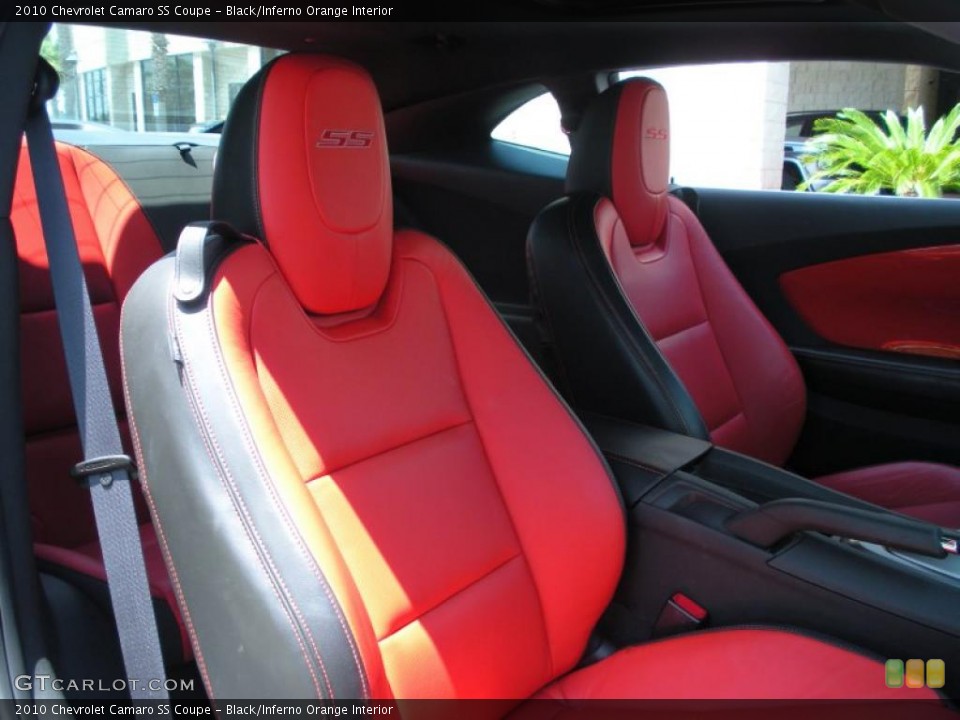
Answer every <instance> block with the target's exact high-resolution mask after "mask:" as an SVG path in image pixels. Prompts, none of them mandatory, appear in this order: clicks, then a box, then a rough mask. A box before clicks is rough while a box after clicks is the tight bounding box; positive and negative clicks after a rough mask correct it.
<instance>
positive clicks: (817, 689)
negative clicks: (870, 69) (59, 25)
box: [0, 0, 960, 717]
mask: <svg viewBox="0 0 960 720" xmlns="http://www.w3.org/2000/svg"><path fill="white" fill-rule="evenodd" d="M934 4H936V3H934ZM488 5H489V8H486V9H487V10H491V9H492V10H495V11H496V12H498V13H500V14H502V16H503V17H504V18H507V19H512V20H515V22H464V21H459V20H457V21H454V20H450V21H445V20H423V21H418V22H353V23H350V22H346V23H340V22H322V21H311V22H284V21H273V22H259V23H254V22H202V23H199V22H187V21H184V20H180V21H177V20H165V21H160V22H158V21H153V22H149V23H147V22H142V21H136V20H123V21H118V22H115V23H112V24H111V27H112V28H117V29H119V30H124V31H133V32H140V33H141V34H142V35H143V37H150V38H152V40H151V42H153V43H154V44H153V46H152V48H153V49H152V52H153V56H152V59H153V60H154V61H155V60H156V58H157V52H159V51H158V49H157V48H158V47H162V49H163V52H166V48H167V45H162V46H161V45H158V44H157V43H158V42H159V40H158V39H157V38H158V37H160V36H161V34H163V33H168V34H169V37H175V36H176V37H185V38H191V39H193V38H197V39H199V40H202V41H203V42H206V43H209V44H210V46H209V47H208V48H207V49H206V50H205V52H207V53H208V57H209V59H210V62H211V63H213V61H214V59H215V57H214V55H215V50H214V48H213V43H215V42H216V43H224V45H223V47H224V48H226V49H225V50H221V51H220V52H222V53H228V52H235V53H236V54H237V56H238V57H241V51H240V50H239V49H235V48H246V47H250V48H256V49H257V52H258V54H257V55H256V57H257V62H256V63H253V61H250V62H249V63H247V57H253V54H252V53H248V54H247V55H242V57H243V62H244V63H247V64H249V65H250V66H251V67H250V72H249V73H247V75H246V76H244V78H243V82H240V81H237V82H235V83H234V82H232V81H231V83H230V84H229V86H228V89H225V90H224V101H223V103H221V104H222V106H223V114H224V115H225V120H224V121H223V122H222V123H220V122H217V123H213V124H212V123H211V122H210V120H211V119H212V118H210V117H206V118H201V117H192V118H191V120H192V121H193V122H194V124H195V125H197V126H198V127H199V132H197V131H196V128H191V129H186V128H187V125H188V124H187V123H184V124H182V126H178V127H179V129H167V130H163V131H158V132H155V133H151V132H147V131H144V127H145V126H144V124H143V123H141V122H140V121H139V120H138V121H137V123H136V127H135V128H132V129H131V131H129V132H128V131H114V130H112V129H111V128H109V127H108V126H106V125H104V126H103V127H100V125H99V123H101V122H103V120H104V117H103V116H99V115H95V114H94V113H92V112H91V110H90V108H92V107H93V106H94V104H95V103H94V99H95V97H94V95H91V94H90V92H88V89H89V88H90V87H93V85H92V84H90V85H84V86H83V87H84V92H86V93H87V94H86V95H84V99H83V103H84V104H83V107H85V108H86V110H85V115H84V117H83V118H76V120H75V121H74V120H70V121H69V122H66V121H64V122H61V123H60V124H59V126H58V121H57V117H58V116H57V115H54V117H53V126H52V129H51V121H50V119H49V117H48V115H49V114H50V113H52V112H54V108H56V107H57V103H58V102H60V103H61V104H62V103H65V102H68V101H67V100H64V97H65V93H67V92H74V91H72V90H69V89H68V88H69V87H70V86H69V85H68V80H69V73H68V72H67V71H65V70H64V67H63V65H62V64H61V65H60V67H57V63H55V62H53V63H51V62H50V55H49V54H48V53H47V52H45V51H44V50H43V48H44V47H45V43H48V42H49V40H45V39H44V38H45V37H46V38H50V37H56V28H55V29H54V31H53V35H51V24H50V23H49V22H4V23H0V85H2V86H3V87H4V88H6V98H7V101H6V102H5V104H4V108H3V109H2V110H0V169H2V172H0V202H2V206H0V210H2V215H3V219H2V221H0V238H2V240H3V243H2V247H3V251H2V252H0V293H3V294H4V295H5V298H4V299H5V302H3V303H0V307H3V310H2V311H0V336H2V339H0V348H2V353H3V356H2V358H0V393H2V397H3V402H4V404H5V406H6V412H4V413H3V414H2V419H0V451H2V453H3V457H4V458H5V461H6V468H7V470H6V472H5V473H4V478H3V480H2V484H0V513H2V517H3V521H2V522H0V646H2V648H3V652H2V653H0V666H2V669H3V672H0V698H3V699H8V698H9V699H15V700H18V701H34V700H40V699H57V698H61V697H63V698H66V699H67V700H68V701H70V702H82V701H88V700H99V699H102V698H109V699H115V700H126V699H129V698H131V697H133V698H135V699H136V698H138V697H140V698H147V699H154V700H163V699H165V698H166V697H167V695H168V693H169V695H170V697H172V698H173V699H175V700H178V701H183V702H194V703H199V704H204V703H211V702H217V701H221V700H228V699H229V700H234V699H244V698H260V699H263V698H270V699H315V700H323V701H342V700H347V699H351V700H352V699H356V700H362V701H367V702H371V703H374V702H401V703H402V702H404V701H407V700H427V699H430V700H498V701H501V702H499V703H495V704H486V705H482V706H481V707H480V709H479V710H478V711H477V712H478V714H479V715H482V716H502V715H505V714H508V713H513V714H520V715H522V714H524V713H537V712H541V711H542V710H543V708H544V707H547V708H553V707H561V708H563V709H564V710H568V711H570V712H571V713H574V714H575V713H581V714H583V715H584V716H585V717H592V716H594V715H595V714H596V712H597V707H598V706H597V705H596V704H595V703H596V702H597V701H606V700H618V701H637V702H638V703H639V702H643V701H662V700H685V701H721V700H744V701H752V700H786V701H822V700H832V701H870V702H873V701H882V700H891V701H894V700H895V701H904V702H903V703H902V706H903V707H905V708H909V713H910V715H909V716H911V717H920V716H923V717H926V716H927V715H928V714H929V715H930V716H938V715H939V714H941V713H942V714H944V715H945V716H947V717H951V716H955V712H956V710H957V704H956V703H957V700H958V698H960V673H958V672H957V670H956V668H960V614H958V613H957V611H956V608H957V607H958V606H960V554H958V542H960V281H958V280H960V233H958V229H960V202H958V201H957V200H956V198H955V197H952V196H951V195H950V194H949V193H945V195H944V197H942V198H937V199H926V198H915V197H911V198H904V197H890V196H884V195H881V194H877V195H873V196H855V195H845V194H830V193H825V192H786V191H781V190H780V189H779V188H780V169H779V164H780V161H782V160H783V141H782V137H783V132H782V128H781V134H780V138H779V139H778V140H777V142H776V143H775V144H776V145H777V146H778V148H777V149H778V151H779V153H780V155H779V161H778V162H777V163H776V164H775V166H774V167H773V171H774V175H775V176H776V185H775V188H774V189H764V190H760V189H739V188H718V187H709V186H695V185H687V184H682V183H683V178H682V177H676V178H675V177H674V170H673V166H672V165H671V157H672V156H673V155H674V154H676V153H677V148H676V146H677V143H678V142H679V141H680V139H682V133H680V132H679V131H678V132H675V131H674V129H673V128H674V127H675V126H677V125H678V119H679V120H681V121H682V122H686V121H687V120H688V118H679V117H678V115H677V114H676V112H675V111H672V110H671V108H672V106H671V97H670V92H669V91H668V90H667V89H665V83H663V82H661V81H659V80H657V79H654V78H653V77H652V76H653V75H656V72H655V70H656V69H657V68H663V67H667V66H671V67H672V66H695V65H706V64H715V63H760V62H788V61H798V60H804V61H827V60H830V61H863V62H887V63H904V64H906V63H913V64H917V65H923V66H929V67H932V68H937V69H938V70H939V71H942V72H943V73H944V75H943V77H944V78H945V79H944V80H942V82H941V86H942V87H950V85H949V81H948V78H950V77H953V76H952V75H950V74H949V73H960V32H958V31H957V29H956V24H954V23H949V22H932V21H927V20H923V21H919V20H913V19H911V18H910V9H909V8H907V7H905V4H903V3H899V2H893V1H892V0H880V1H878V2H872V1H870V2H868V1H867V0H856V1H854V0H850V1H845V0H823V1H822V2H815V3H803V2H800V3H793V2H776V1H773V0H769V1H764V2H758V3H754V4H752V5H750V6H744V5H743V4H741V3H736V2H725V1H724V0H717V1H715V2H713V1H711V2H702V3H700V2H698V3H687V2H683V3H677V4H676V6H671V7H666V6H664V5H656V4H654V5H651V6H649V7H646V6H644V4H642V3H619V2H618V3H600V4H584V3H580V2H577V1H576V0H557V1H556V2H539V1H534V0H529V1H525V2H521V3H513V4H503V3H496V2H492V3H489V4H488ZM471 7H472V6H471ZM485 7H486V6H485ZM941 9H943V8H941ZM467 11H468V10H465V12H467ZM476 12H477V13H478V15H477V18H478V19H481V18H482V17H483V16H482V14H481V11H480V10H476ZM57 41H58V42H59V41H60V40H59V39H58V40H57ZM163 42H167V41H166V40H164V41H163ZM131 46H132V45H131ZM171 47H175V46H174V45H171ZM243 52H247V51H246V50H243ZM146 53H147V54H146V55H144V58H145V59H144V60H142V61H139V63H140V64H138V65H136V67H137V70H136V73H137V77H138V78H141V76H143V75H144V74H145V73H147V71H148V70H149V69H150V68H152V67H154V68H155V66H151V65H149V64H148V60H149V59H150V58H149V53H150V51H149V50H148V51H146ZM61 55H62V56H66V54H64V53H61ZM198 62H199V61H198ZM253 65H256V67H253ZM131 67H132V65H131ZM172 67H174V68H177V67H179V66H178V65H176V63H174V64H173V65H172ZM185 67H186V66H185ZM196 67H200V66H199V65H195V66H194V68H196ZM210 67H213V68H215V67H216V65H215V64H212V65H210ZM637 68H642V69H651V72H650V73H647V74H641V75H638V76H630V74H629V73H627V72H625V71H630V70H634V69H637ZM87 72H88V76H89V78H94V77H96V75H95V74H94V73H96V72H98V71H96V70H94V71H87ZM151 72H154V73H155V72H156V70H155V69H154V70H151ZM178 72H179V70H178ZM190 72H193V70H190ZM197 72H198V73H199V71H197ZM177 77H178V78H180V80H179V82H181V83H186V82H187V81H186V80H183V79H182V78H183V76H182V75H177ZM191 77H193V78H194V79H193V80H191V81H190V82H191V83H193V82H197V80H196V78H197V77H199V74H196V75H192V76H191ZM85 82H90V83H92V80H90V79H87V80H85ZM143 82H144V83H146V82H147V81H145V80H144V81H143ZM151 82H156V81H151ZM112 83H113V85H112V86H111V87H112V88H118V87H120V81H119V80H117V79H114V80H112ZM143 87H147V85H143ZM155 87H159V86H158V85H155ZM189 87H190V88H191V90H190V93H194V94H195V95H196V96H197V97H201V96H202V92H200V90H197V89H195V88H194V85H193V84H191V85H190V86H189ZM198 87H199V86H198ZM958 87H960V86H958ZM117 92H118V93H119V92H120V91H119V90H118V91H117ZM137 92H139V91H137ZM724 92H725V93H726V92H727V91H726V90H725V91H724ZM545 93H549V95H550V96H552V98H554V99H555V100H556V106H557V112H558V118H557V120H558V126H559V127H562V130H563V133H564V135H565V137H567V138H569V147H570V153H569V157H567V155H565V154H562V153H558V152H552V151H549V150H544V149H540V148H537V147H531V146H527V145H524V144H522V143H519V142H512V141H505V140H499V139H496V138H495V137H492V135H491V133H492V132H494V129H495V128H497V127H498V126H499V125H500V123H501V122H502V121H504V119H505V118H508V117H509V116H511V114H512V113H514V112H515V111H517V110H518V109H519V108H522V107H523V106H525V104H526V103H528V102H530V101H531V100H534V99H535V98H538V97H542V96H544V94H545ZM728 94H729V95H730V102H731V103H736V102H737V90H736V89H735V88H730V89H729V93H728ZM146 95H149V93H146ZM146 95H145V96H144V97H141V95H139V94H137V93H131V94H130V97H129V98H127V97H126V96H125V95H124V96H123V101H124V102H125V103H127V104H128V105H129V104H132V105H133V106H134V110H135V111H136V112H138V113H140V112H142V113H144V114H145V115H144V116H145V117H146V116H147V114H148V113H149V112H150V107H149V105H150V98H149V97H146ZM214 95H216V93H214ZM157 97H159V95H158V94H157V93H154V98H153V109H154V111H155V110H156V109H157V108H158V107H159V106H160V103H159V102H158V100H157ZM171 97H172V96H171ZM128 99H129V100H130V102H127V100H128ZM957 99H958V100H960V94H958V97H957ZM164 102H168V101H166V100H164ZM219 102H220V101H219V100H218V99H214V100H213V104H214V106H217V104H218V103H219ZM138 103H139V105H138ZM168 104H169V103H168ZM227 107H229V111H227ZM138 117H139V116H138ZM213 119H215V118H213ZM201 121H202V122H201ZM90 123H93V124H94V125H96V127H94V128H93V129H90ZM25 133H26V135H25ZM917 662H920V665H919V667H920V670H919V673H920V675H919V680H917V676H916V672H917V670H916V668H917V667H918V666H917V665H916V663H917ZM898 663H899V664H898ZM904 668H906V671H905V675H904ZM924 668H925V670H924ZM944 668H946V671H944ZM147 669H151V670H150V672H151V673H152V675H153V676H155V677H156V676H159V677H161V678H162V679H164V680H167V679H169V680H172V681H176V682H173V683H170V684H168V685H165V686H164V687H163V688H161V689H159V690H157V689H156V688H151V689H150V690H149V691H148V692H146V694H140V695H138V693H137V688H136V687H135V686H131V685H130V684H126V685H124V684H123V683H120V684H119V685H118V684H116V683H113V682H112V681H113V680H114V679H117V678H136V677H138V675H137V670H139V671H142V673H143V676H144V677H146V675H147V674H148V670H147ZM924 672H926V676H924ZM891 673H892V674H891ZM897 673H900V675H903V677H900V679H899V680H897V677H899V676H897ZM41 675H42V676H44V677H47V678H49V677H55V678H59V679H62V680H64V681H67V682H65V683H61V684H58V685H57V686H56V687H55V688H54V690H53V691H52V694H51V693H48V691H47V688H46V686H43V687H41V685H39V684H38V683H37V682H36V678H37V677H39V676H41ZM894 676H897V677H894ZM27 677H29V678H33V679H34V680H32V681H31V682H28V683H26V684H24V683H23V682H22V681H21V680H22V678H27ZM924 677H925V679H924ZM71 681H73V682H71ZM94 681H95V682H94ZM918 683H919V684H918ZM45 693H46V694H45ZM401 707H402V705H401ZM636 707H637V708H642V707H644V706H643V705H642V704H638V705H637V706H636ZM868 707H871V708H875V707H877V706H876V705H869V706H868ZM411 714H413V712H412V710H411ZM551 716H553V715H551Z"/></svg>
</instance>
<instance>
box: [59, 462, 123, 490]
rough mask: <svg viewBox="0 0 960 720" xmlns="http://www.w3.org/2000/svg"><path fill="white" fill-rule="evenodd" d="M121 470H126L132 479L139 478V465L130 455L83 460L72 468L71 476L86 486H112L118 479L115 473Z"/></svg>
mask: <svg viewBox="0 0 960 720" xmlns="http://www.w3.org/2000/svg"><path fill="white" fill-rule="evenodd" d="M119 470H126V472H127V477H128V478H129V479H130V480H136V479H137V466H136V465H135V464H134V462H133V460H132V459H131V458H130V456H129V455H103V456H101V457H97V458H90V459H89V460H83V461H81V462H78V463H77V464H76V465H74V466H73V467H72V468H71V469H70V477H72V478H74V479H75V480H76V481H77V483H78V484H80V485H82V486H83V487H86V488H90V487H94V486H95V485H102V486H103V487H110V485H112V484H113V481H114V480H115V479H116V477H115V476H114V473H115V472H117V471H119Z"/></svg>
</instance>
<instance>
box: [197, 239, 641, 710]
mask: <svg viewBox="0 0 960 720" xmlns="http://www.w3.org/2000/svg"><path fill="white" fill-rule="evenodd" d="M213 303H214V318H215V323H216V328H217V333H218V337H219V341H220V344H221V347H222V348H223V352H224V357H225V360H226V362H227V366H228V372H229V375H230V380H231V382H232V383H233V385H234V387H235V388H236V390H237V393H238V395H239V397H240V400H241V406H242V407H243V410H244V412H245V413H246V415H247V418H248V422H249V424H250V426H251V428H252V432H253V434H254V441H255V443H256V445H257V448H258V450H259V452H260V453H261V455H262V457H263V458H264V461H265V464H266V467H267V469H268V472H269V476H270V481H271V482H273V483H274V486H275V488H276V491H277V493H278V496H279V498H280V499H281V500H282V501H283V503H284V506H285V507H286V508H288V511H289V514H290V518H291V521H292V523H293V524H294V525H295V527H296V529H297V533H298V535H299V536H301V537H302V538H303V539H304V542H305V544H306V547H307V548H308V549H309V550H310V552H311V553H312V554H313V556H314V557H315V558H316V559H317V564H318V566H319V567H322V568H323V572H324V575H325V576H326V578H327V580H328V582H329V583H330V585H331V587H332V588H333V591H334V593H335V595H336V597H337V599H338V601H339V604H340V606H341V607H342V608H343V609H344V613H345V615H346V618H347V620H348V622H349V626H350V629H351V631H352V634H353V636H354V637H355V638H356V639H357V643H358V647H359V651H360V654H361V657H362V658H363V663H364V666H365V668H366V671H367V675H368V677H369V679H370V683H371V686H372V687H371V691H372V693H373V696H374V697H389V696H390V695H391V694H395V695H396V696H398V697H405V698H410V697H438V698H443V697H447V698H450V697H487V698H489V697H525V696H527V695H529V694H531V693H532V692H534V691H536V689H537V688H539V687H542V686H543V684H544V683H546V682H548V681H549V680H551V679H552V678H553V677H554V676H555V675H556V674H557V673H559V672H563V671H564V670H566V669H569V668H570V667H572V666H573V665H574V664H575V663H576V661H577V659H578V657H579V655H580V654H581V653H582V651H583V648H584V647H585V645H586V642H587V638H588V635H589V633H590V630H591V628H592V626H593V624H594V622H595V621H596V618H597V617H599V615H600V613H601V611H602V610H603V608H604V607H605V606H606V604H607V603H608V602H609V599H610V596H611V594H612V592H613V590H614V586H615V583H616V580H617V578H618V576H619V572H620V569H621V564H622V561H623V543H624V532H623V525H622V520H621V510H620V508H619V505H618V501H617V499H616V495H615V492H614V490H613V488H612V486H611V484H610V481H609V479H608V477H607V475H606V472H605V470H604V468H603V466H602V464H601V463H600V462H599V460H598V458H597V456H596V454H595V453H594V451H593V449H592V448H591V447H590V445H589V444H588V442H587V440H586V439H585V438H584V437H583V435H582V433H581V432H580V430H579V429H578V428H577V426H576V425H575V424H574V423H573V422H572V421H571V419H570V416H569V415H568V413H567V411H566V410H565V409H564V408H563V406H562V405H561V404H560V403H559V402H558V401H557V399H556V397H555V396H554V394H553V392H552V391H551V390H550V389H549V387H548V386H547V385H546V384H545V383H544V382H543V381H542V379H541V378H540V377H539V375H538V373H537V371H536V370H535V369H534V368H533V367H532V366H531V365H530V363H529V361H528V360H527V359H526V358H525V357H524V355H523V353H522V351H521V350H520V349H519V348H518V347H517V346H516V343H515V341H514V340H513V339H512V338H511V337H510V335H509V334H508V333H507V331H506V330H505V329H504V327H503V325H502V324H501V322H500V321H499V319H498V318H497V317H496V315H495V314H494V312H493V311H492V310H491V308H490V307H489V305H488V304H487V303H486V301H485V300H484V299H483V297H482V296H481V295H480V293H479V292H478V291H477V289H476V287H475V285H474V284H473V282H472V280H471V279H470V277H469V276H468V275H467V273H466V272H465V271H464V270H463V268H462V267H461V266H460V264H459V263H458V262H457V261H456V259H455V258H454V257H453V256H452V255H451V254H450V253H449V252H448V251H447V250H445V249H444V248H443V247H442V246H440V245H439V243H437V242H436V241H435V240H433V239H431V238H428V237H426V236H423V235H420V234H418V233H413V232H405V233H400V234H399V235H398V236H397V238H396V245H395V250H394V261H393V269H392V271H391V276H390V281H389V283H388V286H387V289H386V292H385V294H384V296H383V299H382V301H381V302H380V304H379V305H378V306H377V307H376V308H375V309H374V310H373V312H371V313H369V314H368V315H366V316H365V317H362V318H359V319H353V320H349V321H345V322H343V323H341V324H338V325H335V326H329V324H325V325H324V326H322V327H318V326H317V324H315V323H314V322H313V321H312V318H310V317H309V316H307V315H305V314H304V313H303V311H302V309H301V307H300V305H299V303H298V300H297V298H295V297H294V296H293V294H292V293H291V291H290V289H289V288H288V287H287V285H286V284H285V283H284V282H283V279H282V278H281V276H280V274H279V273H278V272H277V269H276V266H275V265H274V264H273V263H272V261H271V260H270V258H269V256H268V255H267V253H265V252H264V249H263V248H262V247H260V246H249V247H246V248H243V249H241V250H238V251H237V252H235V253H234V254H232V255H231V256H230V257H229V258H227V260H226V261H225V262H224V264H223V265H222V266H221V268H220V270H219V272H218V276H217V278H216V280H215V284H214V289H213ZM544 437H549V438H550V442H545V441H544V439H543V438H544ZM424 548H430V562H429V563H425V562H424V561H423V559H424V554H423V552H424ZM574 567H576V568H579V569H580V570H579V571H578V572H577V573H571V568H574Z"/></svg>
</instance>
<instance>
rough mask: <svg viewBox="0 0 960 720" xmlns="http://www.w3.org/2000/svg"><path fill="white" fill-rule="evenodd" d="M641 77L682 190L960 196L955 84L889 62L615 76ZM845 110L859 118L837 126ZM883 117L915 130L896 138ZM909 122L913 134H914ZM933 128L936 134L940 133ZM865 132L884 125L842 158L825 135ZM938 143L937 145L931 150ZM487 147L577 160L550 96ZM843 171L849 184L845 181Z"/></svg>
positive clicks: (518, 113) (691, 68)
mask: <svg viewBox="0 0 960 720" xmlns="http://www.w3.org/2000/svg"><path fill="white" fill-rule="evenodd" d="M635 76H646V77H651V78H653V79H655V80H657V81H658V82H660V83H661V84H663V86H664V87H665V88H666V90H667V94H668V96H669V99H670V122H671V144H670V174H671V176H672V178H673V181H674V182H676V183H678V184H681V185H689V186H693V187H717V188H733V189H742V190H781V189H782V190H805V191H810V192H844V193H849V194H860V195H876V194H884V195H904V196H915V195H920V196H924V197H954V196H956V195H958V194H960V143H958V142H957V141H956V139H955V138H956V136H957V127H956V126H958V125H960V110H958V111H957V113H956V114H955V115H953V116H951V115H950V113H951V111H952V110H953V109H954V107H955V106H956V105H957V103H958V101H960V74H957V73H952V72H947V71H943V70H936V69H933V68H927V67H921V66H915V65H903V64H892V63H873V62H846V61H823V62H821V61H816V62H803V61H801V62H751V63H721V64H710V65H686V66H679V67H669V68H653V69H635V70H628V71H624V72H621V73H618V74H617V75H616V77H615V80H620V79H623V78H628V77H635ZM847 109H853V110H857V111H860V112H859V113H854V114H853V115H852V116H850V117H848V118H845V117H840V118H838V113H840V112H841V111H844V110H847ZM888 111H889V112H890V113H891V115H890V118H891V120H893V121H894V122H895V123H896V124H899V125H900V127H902V128H904V129H905V130H908V132H905V133H899V132H897V131H896V130H894V129H891V128H890V126H889V125H888V123H887V120H886V119H885V116H886V115H887V112H888ZM921 113H922V115H921ZM911 117H913V123H914V125H915V126H916V128H915V129H916V132H914V133H911V132H909V126H910V122H911V120H910V118H911ZM838 120H839V124H838ZM938 121H939V122H940V125H939V127H940V130H939V131H938V130H934V128H936V127H937V122H938ZM863 123H869V124H870V125H872V126H874V127H879V129H880V131H881V134H880V135H877V136H876V137H877V142H876V143H875V146H869V147H862V148H859V149H856V150H854V151H852V154H851V151H845V150H843V148H842V146H843V145H844V142H843V141H842V140H841V141H840V142H836V141H833V142H831V141H829V139H828V138H824V137H822V136H823V135H825V134H826V135H829V134H831V133H832V134H833V135H834V136H837V135H838V134H839V135H840V136H841V137H842V136H848V135H850V134H851V133H853V134H854V135H856V134H857V127H856V126H857V124H861V125H862V124H863ZM921 127H922V132H921V130H920V128H921ZM931 135H932V136H934V138H935V140H936V142H931V143H927V139H928V138H930V137H931ZM492 137H494V138H495V139H497V140H503V141H505V142H511V143H515V144H518V145H523V146H526V147H530V148H535V149H537V150H546V151H549V152H554V153H561V154H564V155H568V154H569V153H570V142H569V138H568V137H567V136H566V135H565V134H564V133H563V131H562V130H561V128H560V110H559V108H558V107H557V103H556V101H555V99H554V98H553V96H552V95H550V94H549V93H544V94H543V95H540V96H538V97H536V98H534V99H533V100H530V101H528V102H527V103H525V104H524V105H521V106H520V107H519V108H517V109H516V110H515V111H514V112H513V113H511V114H510V115H509V116H508V117H507V118H506V119H505V120H504V121H503V122H501V123H500V124H499V125H498V126H497V127H496V129H495V130H494V131H493V133H492ZM911 138H913V139H911ZM911 143H913V144H914V145H917V146H918V147H917V148H913V147H912V146H911ZM955 151H956V152H955ZM924 153H927V155H926V156H925V155H924ZM930 154H932V155H935V157H933V158H931V157H930ZM844 167H846V168H847V169H852V170H853V173H854V176H853V177H849V176H847V177H842V176H841V173H845V172H846V171H842V170H841V169H842V168H844ZM918 173H919V174H918ZM904 178H913V179H912V180H909V181H907V180H904Z"/></svg>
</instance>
